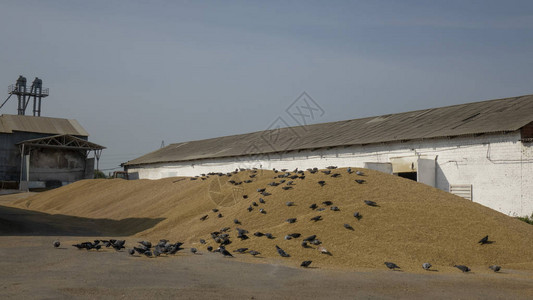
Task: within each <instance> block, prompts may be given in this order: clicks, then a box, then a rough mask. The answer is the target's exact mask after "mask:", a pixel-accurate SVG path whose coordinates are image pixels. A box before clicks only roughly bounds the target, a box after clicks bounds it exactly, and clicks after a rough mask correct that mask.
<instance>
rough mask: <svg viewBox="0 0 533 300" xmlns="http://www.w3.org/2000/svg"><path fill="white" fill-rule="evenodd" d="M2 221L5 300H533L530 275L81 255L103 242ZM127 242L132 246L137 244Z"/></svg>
mask: <svg viewBox="0 0 533 300" xmlns="http://www.w3.org/2000/svg"><path fill="white" fill-rule="evenodd" d="M0 202H1V201H0ZM0 204H1V203H0ZM13 220H24V221H23V224H21V227H18V228H15V229H16V230H18V231H17V232H16V233H15V234H12V233H9V229H8V228H5V227H4V226H5V224H9V223H10V222H11V221H13ZM0 221H1V223H0V226H2V227H3V228H2V227H0V228H2V229H3V231H2V233H1V236H0V257H1V258H2V259H1V261H0V268H1V269H2V270H3V275H2V277H1V279H0V299H15V298H16V299H72V298H77V299H96V298H98V299H101V298H103V299H111V298H131V299H141V298H146V297H151V298H156V299H160V298H179V299H208V298H209V299H220V298H229V299H272V298H277V299H304V298H305V299H354V298H357V299H376V298H378V299H398V298H404V299H406V298H409V299H422V298H423V299H427V298H433V299H450V298H454V299H531V298H533V274H532V272H531V271H524V270H513V269H505V270H503V271H502V272H500V273H476V272H472V273H465V274H463V273H460V272H457V273H439V272H438V271H434V272H425V273H422V274H421V273H408V272H401V271H388V270H385V269H383V270H371V269H360V270H355V271H343V270H329V269H323V268H308V269H303V268H294V267H288V266H286V265H284V262H283V261H282V260H281V258H279V259H278V258H276V259H274V258H261V257H258V258H256V259H257V261H258V262H261V263H251V262H244V261H242V260H240V258H239V257H236V258H224V257H222V256H221V255H220V254H216V253H209V252H206V251H204V250H201V251H200V252H201V254H198V255H193V254H191V253H190V252H189V249H188V248H187V249H185V250H184V251H183V252H180V253H178V255H176V256H171V257H164V256H161V257H158V258H146V257H138V256H130V255H129V254H127V252H126V251H121V252H115V251H113V250H107V249H105V250H101V251H98V252H97V251H94V250H92V251H86V250H77V249H75V248H74V247H72V246H71V245H72V244H73V243H78V242H82V241H90V240H94V239H101V238H104V237H103V236H80V234H79V233H78V231H77V230H81V229H80V228H74V230H71V229H69V228H65V227H63V228H64V231H63V232H64V233H66V234H67V235H66V236H54V235H53V234H55V233H54V232H47V230H50V228H48V229H47V228H44V227H43V229H42V230H41V231H38V232H39V235H37V236H27V235H26V236H25V235H24V228H29V229H31V230H32V232H35V231H34V230H35V228H36V227H38V226H40V225H39V224H42V221H43V219H42V216H40V215H39V214H36V213H33V212H29V211H13V210H11V209H9V208H5V207H3V206H0ZM87 222H89V221H87ZM78 224H79V223H78ZM82 224H83V222H82ZM88 224H90V222H89V223H88ZM25 226H26V227H25ZM87 230H88V229H87ZM79 232H84V231H83V230H81V231H79ZM55 239H59V240H60V241H61V242H62V245H61V247H60V248H57V249H56V248H54V247H53V246H52V242H53V241H54V240H55ZM125 239H126V240H127V243H126V246H130V247H131V245H133V244H135V242H136V241H137V238H133V237H126V238H125ZM311 266H312V265H311Z"/></svg>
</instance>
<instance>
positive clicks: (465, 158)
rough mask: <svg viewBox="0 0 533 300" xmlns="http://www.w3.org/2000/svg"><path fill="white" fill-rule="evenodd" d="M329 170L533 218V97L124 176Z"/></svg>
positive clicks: (184, 157)
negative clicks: (428, 189) (348, 170)
mask: <svg viewBox="0 0 533 300" xmlns="http://www.w3.org/2000/svg"><path fill="white" fill-rule="evenodd" d="M330 165H334V166H338V167H365V168H371V169H377V170H380V171H383V172H387V173H391V174H396V175H398V176H402V177H406V178H410V179H413V180H417V181H419V182H422V183H425V184H427V185H430V186H433V187H436V188H439V189H441V190H445V191H449V192H451V193H454V194H457V195H460V196H462V197H465V198H467V199H471V200H472V201H474V202H478V203H480V204H482V205H485V206H488V207H490V208H493V209H495V210H498V211H500V212H503V213H506V214H509V215H518V216H524V215H530V214H532V213H533V95H527V96H520V97H514V98H506V99H497V100H490V101H482V102H475V103H467V104H461V105H454V106H447V107H441V108H432V109H424V110H418V111H411V112H405V113H398V114H390V115H383V116H377V117H369V118H362V119H355V120H347V121H339V122H331V123H323V124H315V125H307V126H299V127H289V128H282V129H277V130H270V131H262V132H253V133H248V134H241V135H234V136H226V137H220V138H213V139H207V140H200V141H191V142H183V143H177V144H171V145H169V146H167V147H164V148H162V149H160V150H157V151H154V152H151V153H148V154H146V155H144V156H141V157H139V158H137V159H134V160H132V161H129V162H127V163H125V169H126V170H127V171H128V173H130V177H137V178H148V179H159V178H163V177H171V176H195V175H198V174H201V173H209V172H229V171H233V170H235V169H236V168H251V167H256V168H262V169H271V168H276V169H281V168H287V169H294V168H300V169H306V168H313V167H318V168H325V167H326V166H330Z"/></svg>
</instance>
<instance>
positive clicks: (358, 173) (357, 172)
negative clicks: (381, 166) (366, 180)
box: [355, 171, 365, 176]
mask: <svg viewBox="0 0 533 300" xmlns="http://www.w3.org/2000/svg"><path fill="white" fill-rule="evenodd" d="M355 174H357V175H359V176H363V175H365V173H363V172H361V171H355Z"/></svg>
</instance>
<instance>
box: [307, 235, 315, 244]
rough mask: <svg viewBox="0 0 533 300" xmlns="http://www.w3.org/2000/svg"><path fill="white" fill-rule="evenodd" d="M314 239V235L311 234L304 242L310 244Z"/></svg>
mask: <svg viewBox="0 0 533 300" xmlns="http://www.w3.org/2000/svg"><path fill="white" fill-rule="evenodd" d="M315 239H316V234H313V235H311V236H308V237H306V238H305V239H304V241H305V242H311V241H314V240H315Z"/></svg>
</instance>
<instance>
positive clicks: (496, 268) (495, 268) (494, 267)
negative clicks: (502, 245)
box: [489, 265, 502, 272]
mask: <svg viewBox="0 0 533 300" xmlns="http://www.w3.org/2000/svg"><path fill="white" fill-rule="evenodd" d="M501 268H502V267H500V266H497V265H492V266H490V267H489V269H491V270H492V271H494V272H498V271H500V270H501Z"/></svg>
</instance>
